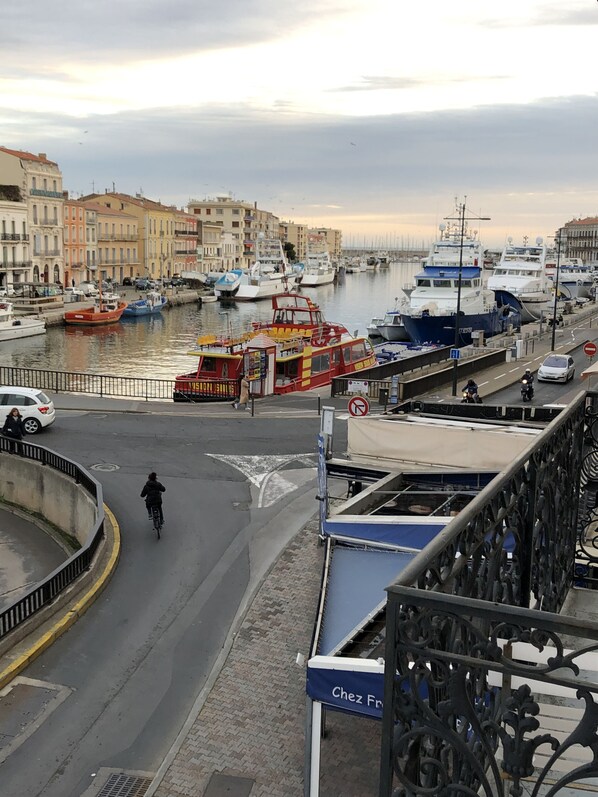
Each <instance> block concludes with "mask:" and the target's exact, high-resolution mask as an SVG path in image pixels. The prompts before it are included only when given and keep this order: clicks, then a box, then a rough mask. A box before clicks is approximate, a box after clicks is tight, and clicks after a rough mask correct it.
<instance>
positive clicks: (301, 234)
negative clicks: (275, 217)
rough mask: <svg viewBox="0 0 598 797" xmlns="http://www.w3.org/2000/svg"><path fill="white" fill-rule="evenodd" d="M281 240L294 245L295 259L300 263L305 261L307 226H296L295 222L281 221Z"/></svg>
mask: <svg viewBox="0 0 598 797" xmlns="http://www.w3.org/2000/svg"><path fill="white" fill-rule="evenodd" d="M280 229H281V236H280V237H281V238H282V240H283V241H285V243H289V244H293V246H294V248H295V257H296V259H297V260H299V261H303V260H305V256H306V254H307V225H306V224H295V222H293V221H281V222H280Z"/></svg>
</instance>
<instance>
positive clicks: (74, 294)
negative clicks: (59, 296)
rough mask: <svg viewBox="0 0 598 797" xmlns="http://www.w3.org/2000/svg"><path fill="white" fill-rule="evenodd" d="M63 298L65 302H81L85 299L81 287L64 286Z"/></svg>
mask: <svg viewBox="0 0 598 797" xmlns="http://www.w3.org/2000/svg"><path fill="white" fill-rule="evenodd" d="M64 299H65V301H67V302H82V301H84V300H85V292H84V291H82V290H81V288H73V287H66V288H65V289H64Z"/></svg>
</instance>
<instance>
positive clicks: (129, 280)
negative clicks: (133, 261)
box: [123, 277, 133, 288]
mask: <svg viewBox="0 0 598 797" xmlns="http://www.w3.org/2000/svg"><path fill="white" fill-rule="evenodd" d="M131 285H133V278H132V277H123V288H126V287H127V286H129V287H130V286H131Z"/></svg>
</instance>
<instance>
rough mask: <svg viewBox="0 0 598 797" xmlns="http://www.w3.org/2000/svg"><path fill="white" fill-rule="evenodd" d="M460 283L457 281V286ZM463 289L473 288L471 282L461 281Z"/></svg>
mask: <svg viewBox="0 0 598 797" xmlns="http://www.w3.org/2000/svg"><path fill="white" fill-rule="evenodd" d="M458 284H459V281H458V280H457V285H458ZM461 287H462V288H471V280H461Z"/></svg>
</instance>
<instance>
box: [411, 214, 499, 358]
mask: <svg viewBox="0 0 598 797" xmlns="http://www.w3.org/2000/svg"><path fill="white" fill-rule="evenodd" d="M483 262H484V249H483V247H482V244H481V243H480V241H479V240H478V239H477V237H476V233H475V232H470V231H469V230H468V228H467V225H465V226H464V227H463V229H462V228H461V226H460V225H459V226H451V225H450V224H449V225H445V224H441V225H440V237H439V239H438V240H437V241H435V242H434V243H433V244H432V246H431V248H430V252H429V254H428V256H427V257H426V258H425V259H424V260H423V271H421V272H420V273H418V274H416V276H415V280H414V287H413V289H412V290H408V291H407V295H408V301H407V302H406V305H405V307H404V309H402V310H401V319H402V321H403V324H404V326H405V330H406V332H407V335H408V336H409V338H410V339H411V340H412V341H413V342H414V343H417V344H418V345H422V344H425V343H435V344H440V345H444V346H450V345H454V344H455V342H456V341H455V337H456V335H455V332H456V328H458V340H457V345H458V346H467V345H469V344H470V343H471V342H472V340H473V339H474V337H477V338H478V340H479V337H480V334H483V336H484V337H491V336H492V335H497V334H498V333H499V332H501V331H502V330H503V328H504V327H505V321H506V318H507V314H506V313H505V314H503V312H502V311H499V309H498V307H497V303H496V300H495V297H494V293H493V292H492V291H490V290H487V289H485V288H484V287H483V284H482V267H483ZM457 313H458V318H459V323H458V325H457V322H456V319H457Z"/></svg>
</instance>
